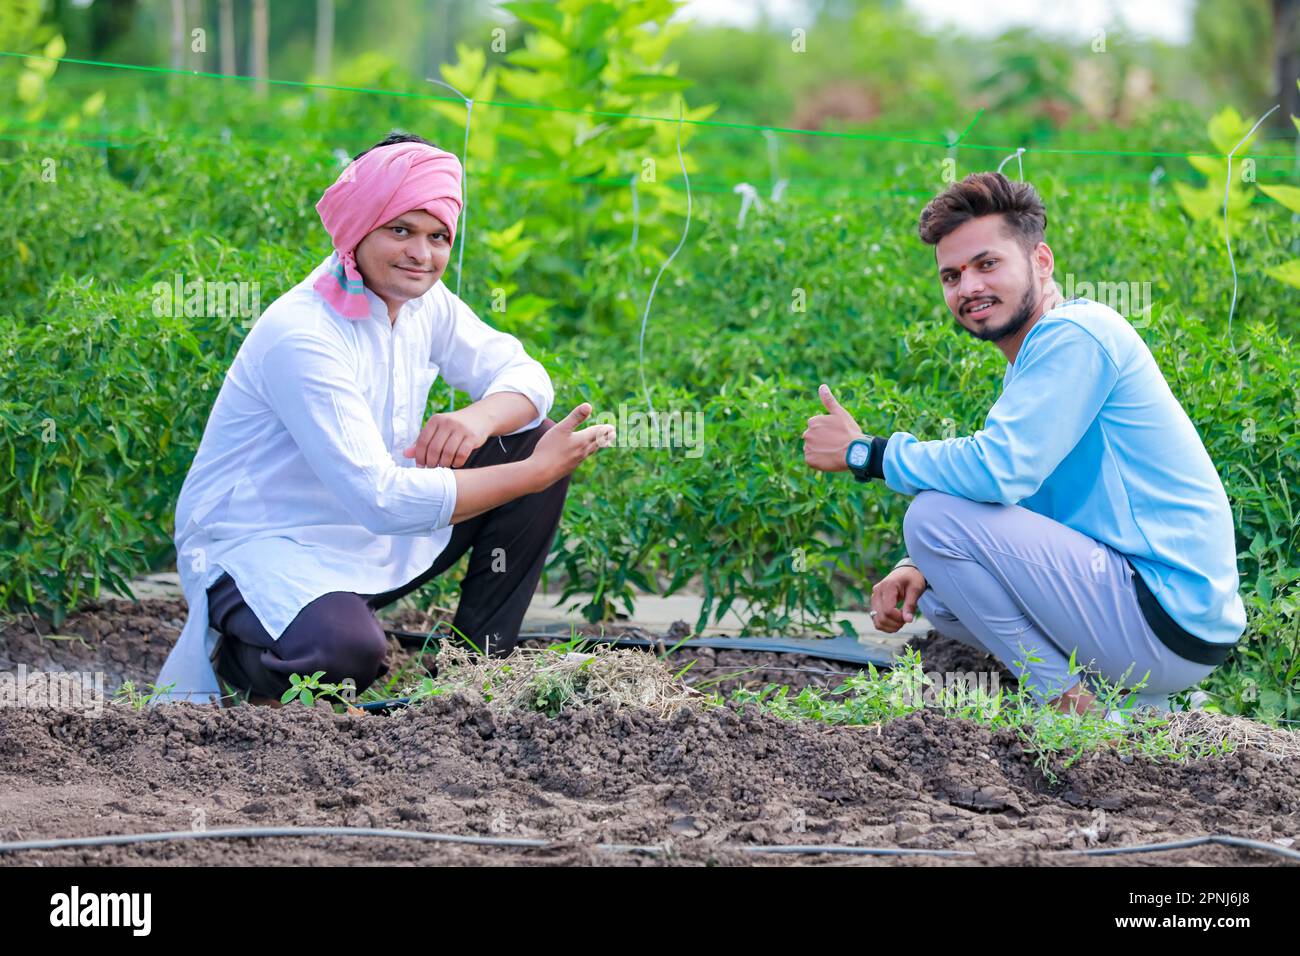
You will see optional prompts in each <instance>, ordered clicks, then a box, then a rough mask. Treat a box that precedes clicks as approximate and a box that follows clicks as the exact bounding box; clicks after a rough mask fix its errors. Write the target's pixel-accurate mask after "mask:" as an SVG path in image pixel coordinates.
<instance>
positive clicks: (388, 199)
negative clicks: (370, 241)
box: [313, 143, 461, 319]
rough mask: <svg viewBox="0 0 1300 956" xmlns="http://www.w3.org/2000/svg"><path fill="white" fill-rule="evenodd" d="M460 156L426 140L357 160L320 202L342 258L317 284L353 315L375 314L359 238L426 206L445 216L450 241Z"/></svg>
mask: <svg viewBox="0 0 1300 956" xmlns="http://www.w3.org/2000/svg"><path fill="white" fill-rule="evenodd" d="M460 178H461V170H460V160H459V159H457V158H456V157H455V156H454V155H453V154H451V153H448V152H444V151H443V150H441V149H437V148H436V147H433V146H426V145H425V144H423V143H394V144H392V145H391V146H377V147H375V148H374V149H372V150H370V151H369V152H368V153H366V154H365V155H364V156H362V157H361V158H360V159H358V160H356V161H354V162H353V163H352V164H351V165H350V166H348V168H347V169H345V170H343V172H342V174H341V175H340V176H339V178H338V179H337V180H336V181H335V183H334V185H333V186H331V187H330V188H329V189H327V190H325V193H324V195H322V196H321V197H320V202H318V203H316V211H317V212H318V213H320V221H321V222H322V223H323V224H324V226H325V230H326V232H328V233H329V234H330V238H331V239H332V240H334V249H335V250H336V251H337V252H338V254H339V260H340V261H339V263H338V264H337V265H336V266H335V267H334V269H333V270H332V271H330V272H327V273H325V274H324V275H322V276H321V277H320V278H319V279H317V280H316V282H315V285H314V286H313V288H315V290H316V291H317V292H319V293H320V294H321V295H322V296H324V298H325V301H326V302H328V303H329V304H330V305H332V306H333V307H334V308H335V309H337V310H338V311H339V314H341V315H344V316H346V317H347V318H349V319H364V318H367V317H369V315H370V304H369V302H367V301H366V296H365V292H364V291H362V290H363V287H364V282H363V280H362V277H361V273H360V272H358V271H357V260H356V257H355V253H356V248H357V243H359V242H360V241H361V240H362V239H364V238H365V237H366V235H367V234H368V233H370V232H372V231H374V230H375V229H377V228H379V227H380V226H382V225H383V224H384V223H386V222H388V221H389V220H391V219H396V218H397V217H398V216H400V215H401V214H402V213H404V212H410V211H411V210H412V209H423V210H424V211H425V212H427V213H429V215H431V216H436V217H437V218H438V219H440V220H442V223H443V225H445V226H446V227H447V234H448V240H449V241H455V238H456V220H457V218H458V217H459V216H460V206H461V198H460Z"/></svg>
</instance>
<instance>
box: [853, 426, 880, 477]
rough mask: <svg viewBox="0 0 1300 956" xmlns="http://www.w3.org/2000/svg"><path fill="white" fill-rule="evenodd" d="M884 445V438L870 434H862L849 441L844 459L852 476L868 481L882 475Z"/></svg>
mask: <svg viewBox="0 0 1300 956" xmlns="http://www.w3.org/2000/svg"><path fill="white" fill-rule="evenodd" d="M884 446H885V439H883V438H876V437H874V436H872V435H863V436H862V437H861V438H855V439H853V441H851V442H849V447H848V450H847V451H845V453H844V461H845V463H847V464H848V466H849V471H850V472H852V473H853V477H854V478H856V479H857V480H858V481H870V480H871V479H872V478H883V477H884V472H883V470H882V468H883V465H884V453H885V448H884Z"/></svg>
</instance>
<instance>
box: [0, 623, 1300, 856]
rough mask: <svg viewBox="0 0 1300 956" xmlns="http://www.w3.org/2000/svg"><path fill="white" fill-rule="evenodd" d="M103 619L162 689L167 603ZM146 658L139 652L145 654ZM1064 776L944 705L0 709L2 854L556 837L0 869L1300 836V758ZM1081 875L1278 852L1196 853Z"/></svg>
mask: <svg viewBox="0 0 1300 956" xmlns="http://www.w3.org/2000/svg"><path fill="white" fill-rule="evenodd" d="M147 603H148V604H150V605H157V604H159V603H164V604H173V602H147ZM108 610H109V612H110V615H109V619H110V621H116V623H112V624H110V626H109V627H107V628H105V629H104V630H103V631H100V632H98V633H101V634H103V635H104V636H103V637H101V638H100V639H99V640H97V641H93V642H92V641H91V640H89V639H87V645H88V646H89V647H90V648H92V649H94V648H96V647H98V648H99V649H100V650H101V651H102V652H104V653H106V654H107V658H108V660H113V661H117V655H115V654H114V648H113V645H114V643H115V642H116V641H119V640H120V641H122V642H124V643H125V644H126V645H127V647H128V648H129V649H130V650H129V652H128V655H127V656H128V661H127V662H126V663H122V662H118V663H119V666H120V673H121V675H122V676H123V677H133V678H135V679H137V680H138V679H140V677H142V676H143V677H146V678H152V676H153V673H155V672H156V669H155V665H154V664H153V659H154V658H156V659H157V660H158V663H161V657H162V656H163V654H164V653H165V650H166V647H167V646H169V641H167V640H166V636H167V635H166V627H171V625H170V624H168V623H167V619H166V618H164V617H162V616H161V615H160V614H159V613H158V608H157V607H156V606H151V607H147V608H143V609H139V613H140V614H142V615H144V616H148V617H149V618H151V619H155V620H157V621H158V622H159V623H157V624H152V625H145V626H143V627H142V626H138V625H136V624H127V623H124V622H123V621H122V620H119V619H117V618H113V617H112V615H113V614H117V613H119V610H118V609H115V608H109V609H108ZM124 617H125V618H129V619H133V620H134V618H132V615H129V614H128V615H124ZM86 623H87V621H86V620H76V619H70V621H69V623H68V624H66V625H65V626H64V628H62V630H63V631H65V632H67V633H76V629H77V628H78V627H82V626H83V625H85V624H86ZM114 628H116V630H114ZM15 633H18V634H19V638H18V641H14V635H15ZM158 634H162V635H163V637H162V638H161V639H159V638H158V637H156V635H158ZM131 635H134V636H131ZM172 639H174V635H172ZM35 640H37V641H39V643H38V644H37V645H36V646H37V647H38V648H40V649H42V650H45V652H46V653H47V655H48V657H47V659H48V660H50V661H52V662H55V663H61V664H64V665H67V666H68V667H69V669H73V665H75V666H76V667H84V666H85V665H86V664H87V663H89V662H91V661H90V659H89V658H85V657H78V656H77V655H79V654H81V653H83V652H84V651H85V648H82V647H81V646H80V645H79V644H78V643H77V642H67V641H64V642H54V645H55V646H53V647H47V646H46V645H47V644H50V643H51V642H49V641H40V640H39V638H35ZM21 641H22V637H21V629H18V630H17V631H16V630H15V625H14V624H13V623H12V622H11V623H10V624H9V625H7V626H6V627H5V628H4V629H3V630H0V653H2V654H3V655H4V656H3V658H0V660H5V661H21V662H23V663H26V664H27V665H28V667H29V668H31V667H33V666H34V663H35V661H34V659H33V658H32V657H29V656H25V645H23V644H22V643H21ZM146 645H147V646H148V647H147V650H148V654H147V655H145V656H146V657H147V658H148V659H147V661H145V662H141V661H140V660H139V659H138V658H136V657H134V656H133V655H134V654H137V653H139V652H141V651H142V650H144V649H145V648H146ZM155 645H156V646H157V652H156V651H155ZM67 654H70V655H72V656H60V655H67ZM93 662H94V663H97V664H98V663H100V662H101V661H100V660H99V659H96V660H95V661H93ZM142 663H144V664H145V665H146V666H142ZM133 668H134V669H133ZM954 669H956V667H955V665H954ZM1058 774H1059V779H1058V781H1057V783H1056V784H1055V785H1049V784H1048V782H1047V781H1046V779H1045V778H1044V776H1043V774H1042V773H1041V772H1040V771H1039V770H1038V769H1037V768H1036V767H1035V766H1034V763H1033V759H1032V757H1031V756H1029V755H1027V754H1025V753H1024V752H1023V748H1022V744H1021V742H1020V741H1019V740H1018V739H1017V738H1016V736H1015V735H1014V734H1013V733H1012V732H1010V731H999V732H997V733H991V732H990V731H988V730H987V729H985V728H982V727H979V726H977V725H975V724H971V723H967V722H963V721H959V720H953V719H949V718H945V717H943V716H942V715H940V714H938V713H936V712H933V711H921V712H918V713H915V714H912V715H910V716H908V717H906V718H903V719H900V720H896V721H893V722H890V723H888V724H885V725H881V726H873V727H831V726H827V725H824V724H819V723H814V722H784V721H780V720H778V719H777V718H774V717H771V716H768V715H760V714H758V713H756V712H755V711H753V710H752V709H746V710H744V711H741V712H736V711H735V710H732V709H728V708H722V709H707V708H702V707H698V706H693V707H689V708H685V709H682V710H680V711H679V712H677V713H676V714H675V715H674V716H672V717H669V718H666V719H665V718H661V717H659V716H657V715H655V714H654V713H651V712H648V711H644V710H638V709H631V710H627V709H619V710H616V709H613V708H611V707H609V706H605V705H600V706H596V707H593V708H589V709H583V710H578V711H572V712H570V711H564V712H561V713H560V714H559V716H557V717H554V718H551V717H547V716H545V715H542V714H536V713H511V714H502V713H500V712H493V710H491V709H489V708H488V707H486V706H484V705H482V704H481V703H475V702H474V701H472V700H470V699H468V698H465V697H461V696H441V697H435V698H432V699H429V700H426V701H424V702H422V703H421V704H420V705H419V706H417V707H414V708H411V709H409V710H406V711H399V712H397V713H395V714H394V715H393V716H388V717H380V716H371V715H336V714H333V713H332V712H329V711H326V710H321V709H314V710H309V709H307V708H303V707H300V706H298V705H293V706H290V707H287V708H284V709H282V710H274V709H268V708H253V707H241V708H236V709H232V710H216V709H211V708H205V707H198V706H193V705H188V704H177V705H168V706H165V707H160V708H157V709H153V710H146V711H142V712H136V711H133V710H129V709H126V708H123V707H120V706H114V707H109V708H107V709H106V710H105V712H104V714H103V716H101V717H98V718H94V717H87V716H82V715H78V714H72V713H60V712H57V711H53V710H41V709H13V708H7V709H0V793H3V794H4V796H3V797H2V798H0V839H4V840H19V839H38V838H42V837H59V836H84V835H92V834H106V833H133V832H136V833H138V832H151V831H162V830H189V829H192V828H198V827H201V828H205V829H208V830H212V829H218V828H222V827H233V826H255V825H262V826H271V825H278V826H322V825H331V826H340V825H342V826H368V827H394V828H403V829H408V830H426V831H436V832H446V833H456V834H476V835H481V836H490V837H504V838H532V839H544V840H547V841H549V844H550V845H549V846H548V847H547V848H545V849H540V850H538V849H515V848H488V847H476V846H467V845H447V844H429V843H418V842H415V841H407V840H390V839H380V840H374V839H364V840H363V839H356V838H343V837H311V838H274V839H268V840H257V841H253V840H243V839H224V838H223V839H218V840H198V841H186V842H169V843H151V844H138V845H134V846H128V847H107V848H86V849H62V850H42V851H27V852H23V853H21V854H11V855H0V863H3V864H7V865H34V864H44V865H52V864H105V863H108V864H128V863H154V864H250V863H256V864H260V865H278V864H309V865H320V864H328V863H376V862H394V863H444V862H446V863H471V864H482V863H501V862H513V863H535V862H541V863H575V862H581V863H596V862H599V863H611V864H619V865H635V864H643V863H647V862H664V861H665V860H667V861H670V862H684V863H705V862H723V863H752V862H758V861H763V862H777V858H775V857H772V856H760V857H754V856H748V855H743V854H741V853H739V852H738V851H737V850H736V849H734V847H736V846H756V845H771V844H778V843H799V844H817V843H821V844H829V843H834V844H854V845H859V846H888V847H904V848H921V849H951V850H975V851H977V852H978V856H976V857H973V858H965V857H960V858H951V859H941V858H937V857H926V856H919V857H903V858H867V859H866V860H865V862H868V863H880V864H886V863H887V864H897V863H902V864H907V865H932V864H937V863H950V864H952V863H964V864H971V863H974V864H994V863H996V864H1006V863H1041V864H1052V865H1057V864H1066V865H1077V864H1078V863H1079V862H1080V860H1079V858H1078V857H1072V856H1065V855H1059V854H1053V853H1052V851H1054V850H1058V849H1062V848H1071V847H1073V848H1082V847H1086V846H1115V845H1120V844H1128V843H1152V842H1157V841H1160V840H1166V839H1172V838H1177V837H1185V836H1190V835H1200V834H1202V833H1212V832H1222V833H1231V834H1235V835H1237V836H1244V837H1250V838H1254V839H1260V840H1266V841H1267V840H1275V839H1279V840H1285V839H1292V838H1295V837H1297V836H1300V832H1298V831H1300V761H1297V760H1296V759H1295V758H1293V757H1290V758H1287V757H1279V756H1276V755H1273V754H1270V753H1269V752H1267V750H1266V749H1265V748H1255V747H1251V748H1246V749H1242V750H1240V751H1238V752H1237V753H1234V754H1232V755H1229V756H1226V757H1216V758H1206V759H1202V760H1198V761H1195V762H1189V763H1177V762H1172V761H1163V760H1162V761H1153V760H1144V759H1136V760H1135V759H1133V758H1131V757H1124V756H1120V755H1118V754H1115V753H1112V752H1110V751H1106V750H1103V751H1098V752H1095V753H1091V754H1089V755H1087V756H1085V757H1084V758H1083V759H1082V760H1081V761H1080V762H1078V763H1076V764H1075V765H1074V766H1072V767H1070V768H1069V769H1059V768H1058ZM601 842H605V843H617V844H658V845H665V844H667V845H670V846H671V854H670V855H669V856H666V857H665V856H658V857H647V856H643V855H637V854H627V853H623V854H610V853H608V852H606V851H602V850H600V849H598V848H597V847H596V844H598V843H601ZM780 862H787V863H788V862H801V863H817V864H830V865H839V864H844V863H848V862H853V863H860V862H864V861H863V860H862V859H859V858H853V859H847V858H838V857H825V856H821V857H800V858H796V859H794V860H792V859H790V858H786V857H782V858H780ZM1090 862H1094V863H1098V864H1107V865H1120V864H1151V863H1156V862H1165V863H1178V864H1186V863H1191V862H1201V863H1262V864H1274V863H1277V862H1279V858H1277V857H1274V856H1271V855H1266V854H1261V853H1258V852H1252V851H1248V850H1237V849H1229V848H1223V847H1210V848H1205V847H1201V848H1197V849H1194V850H1190V851H1185V852H1181V853H1159V854H1148V855H1141V856H1125V857H1101V858H1094V859H1092V860H1091V861H1090Z"/></svg>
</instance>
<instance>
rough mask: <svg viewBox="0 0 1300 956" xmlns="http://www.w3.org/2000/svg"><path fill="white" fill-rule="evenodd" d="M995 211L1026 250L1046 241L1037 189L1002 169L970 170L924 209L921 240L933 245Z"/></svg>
mask: <svg viewBox="0 0 1300 956" xmlns="http://www.w3.org/2000/svg"><path fill="white" fill-rule="evenodd" d="M995 213H997V214H1001V216H1002V220H1003V222H1004V223H1005V228H1006V231H1007V233H1008V234H1010V235H1011V236H1013V237H1014V238H1015V239H1016V240H1017V241H1018V242H1019V243H1020V244H1021V245H1022V246H1024V248H1025V251H1026V252H1032V251H1033V249H1034V247H1035V246H1037V245H1038V244H1039V243H1040V242H1042V241H1043V232H1044V231H1045V230H1046V229H1047V210H1045V209H1044V208H1043V200H1042V199H1041V198H1040V197H1039V195H1038V191H1037V190H1036V189H1034V187H1033V186H1031V185H1029V183H1013V182H1012V181H1011V180H1009V179H1007V177H1005V176H1003V175H1002V174H1001V173H971V174H970V175H969V176H967V177H966V178H965V179H963V180H962V181H961V182H959V183H953V184H952V185H951V186H949V187H948V188H947V189H945V190H944V191H943V192H941V193H940V194H939V195H937V196H935V197H934V198H933V199H931V200H930V202H929V203H928V204H927V205H926V207H925V208H924V209H923V210H921V221H920V223H919V224H918V226H917V231H918V232H919V233H920V234H921V241H922V242H924V243H926V244H927V245H931V246H933V245H937V244H938V242H939V240H940V239H942V238H943V237H944V236H946V235H948V233H950V232H952V231H953V230H954V229H956V228H957V227H958V226H960V225H962V224H963V223H966V222H969V221H970V220H972V219H977V218H978V217H980V216H990V215H993V214H995Z"/></svg>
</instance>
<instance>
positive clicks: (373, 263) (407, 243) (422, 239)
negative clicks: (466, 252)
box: [355, 209, 451, 306]
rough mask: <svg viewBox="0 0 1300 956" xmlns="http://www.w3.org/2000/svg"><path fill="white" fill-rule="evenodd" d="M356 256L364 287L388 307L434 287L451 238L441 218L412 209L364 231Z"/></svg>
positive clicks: (447, 259) (415, 297) (441, 270)
mask: <svg viewBox="0 0 1300 956" xmlns="http://www.w3.org/2000/svg"><path fill="white" fill-rule="evenodd" d="M355 256H356V260H357V269H358V271H360V273H361V275H362V277H363V278H364V279H365V280H366V286H367V287H368V288H369V289H370V291H372V292H374V293H375V295H377V296H379V297H380V298H381V299H383V300H384V301H385V302H386V303H388V304H389V305H390V306H391V305H392V304H393V303H395V302H396V303H401V302H405V301H407V300H408V299H417V298H419V297H420V296H422V295H424V294H425V293H426V292H428V291H429V290H430V289H431V288H433V284H434V283H435V282H437V281H438V280H439V279H440V278H442V274H443V273H444V272H445V271H446V270H447V263H448V261H449V260H450V259H451V241H450V236H449V235H448V233H447V227H446V226H445V225H444V224H443V223H442V221H441V220H439V219H438V218H437V217H435V216H431V215H429V213H427V212H425V211H424V210H423V209H413V210H411V211H410V212H404V213H402V214H401V215H400V216H398V217H397V218H395V219H392V220H390V221H388V222H386V223H384V224H383V225H382V226H380V227H379V228H377V229H374V230H372V231H371V232H369V233H367V234H366V237H365V238H364V239H362V240H361V241H360V242H359V243H357V248H356V252H355Z"/></svg>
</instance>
